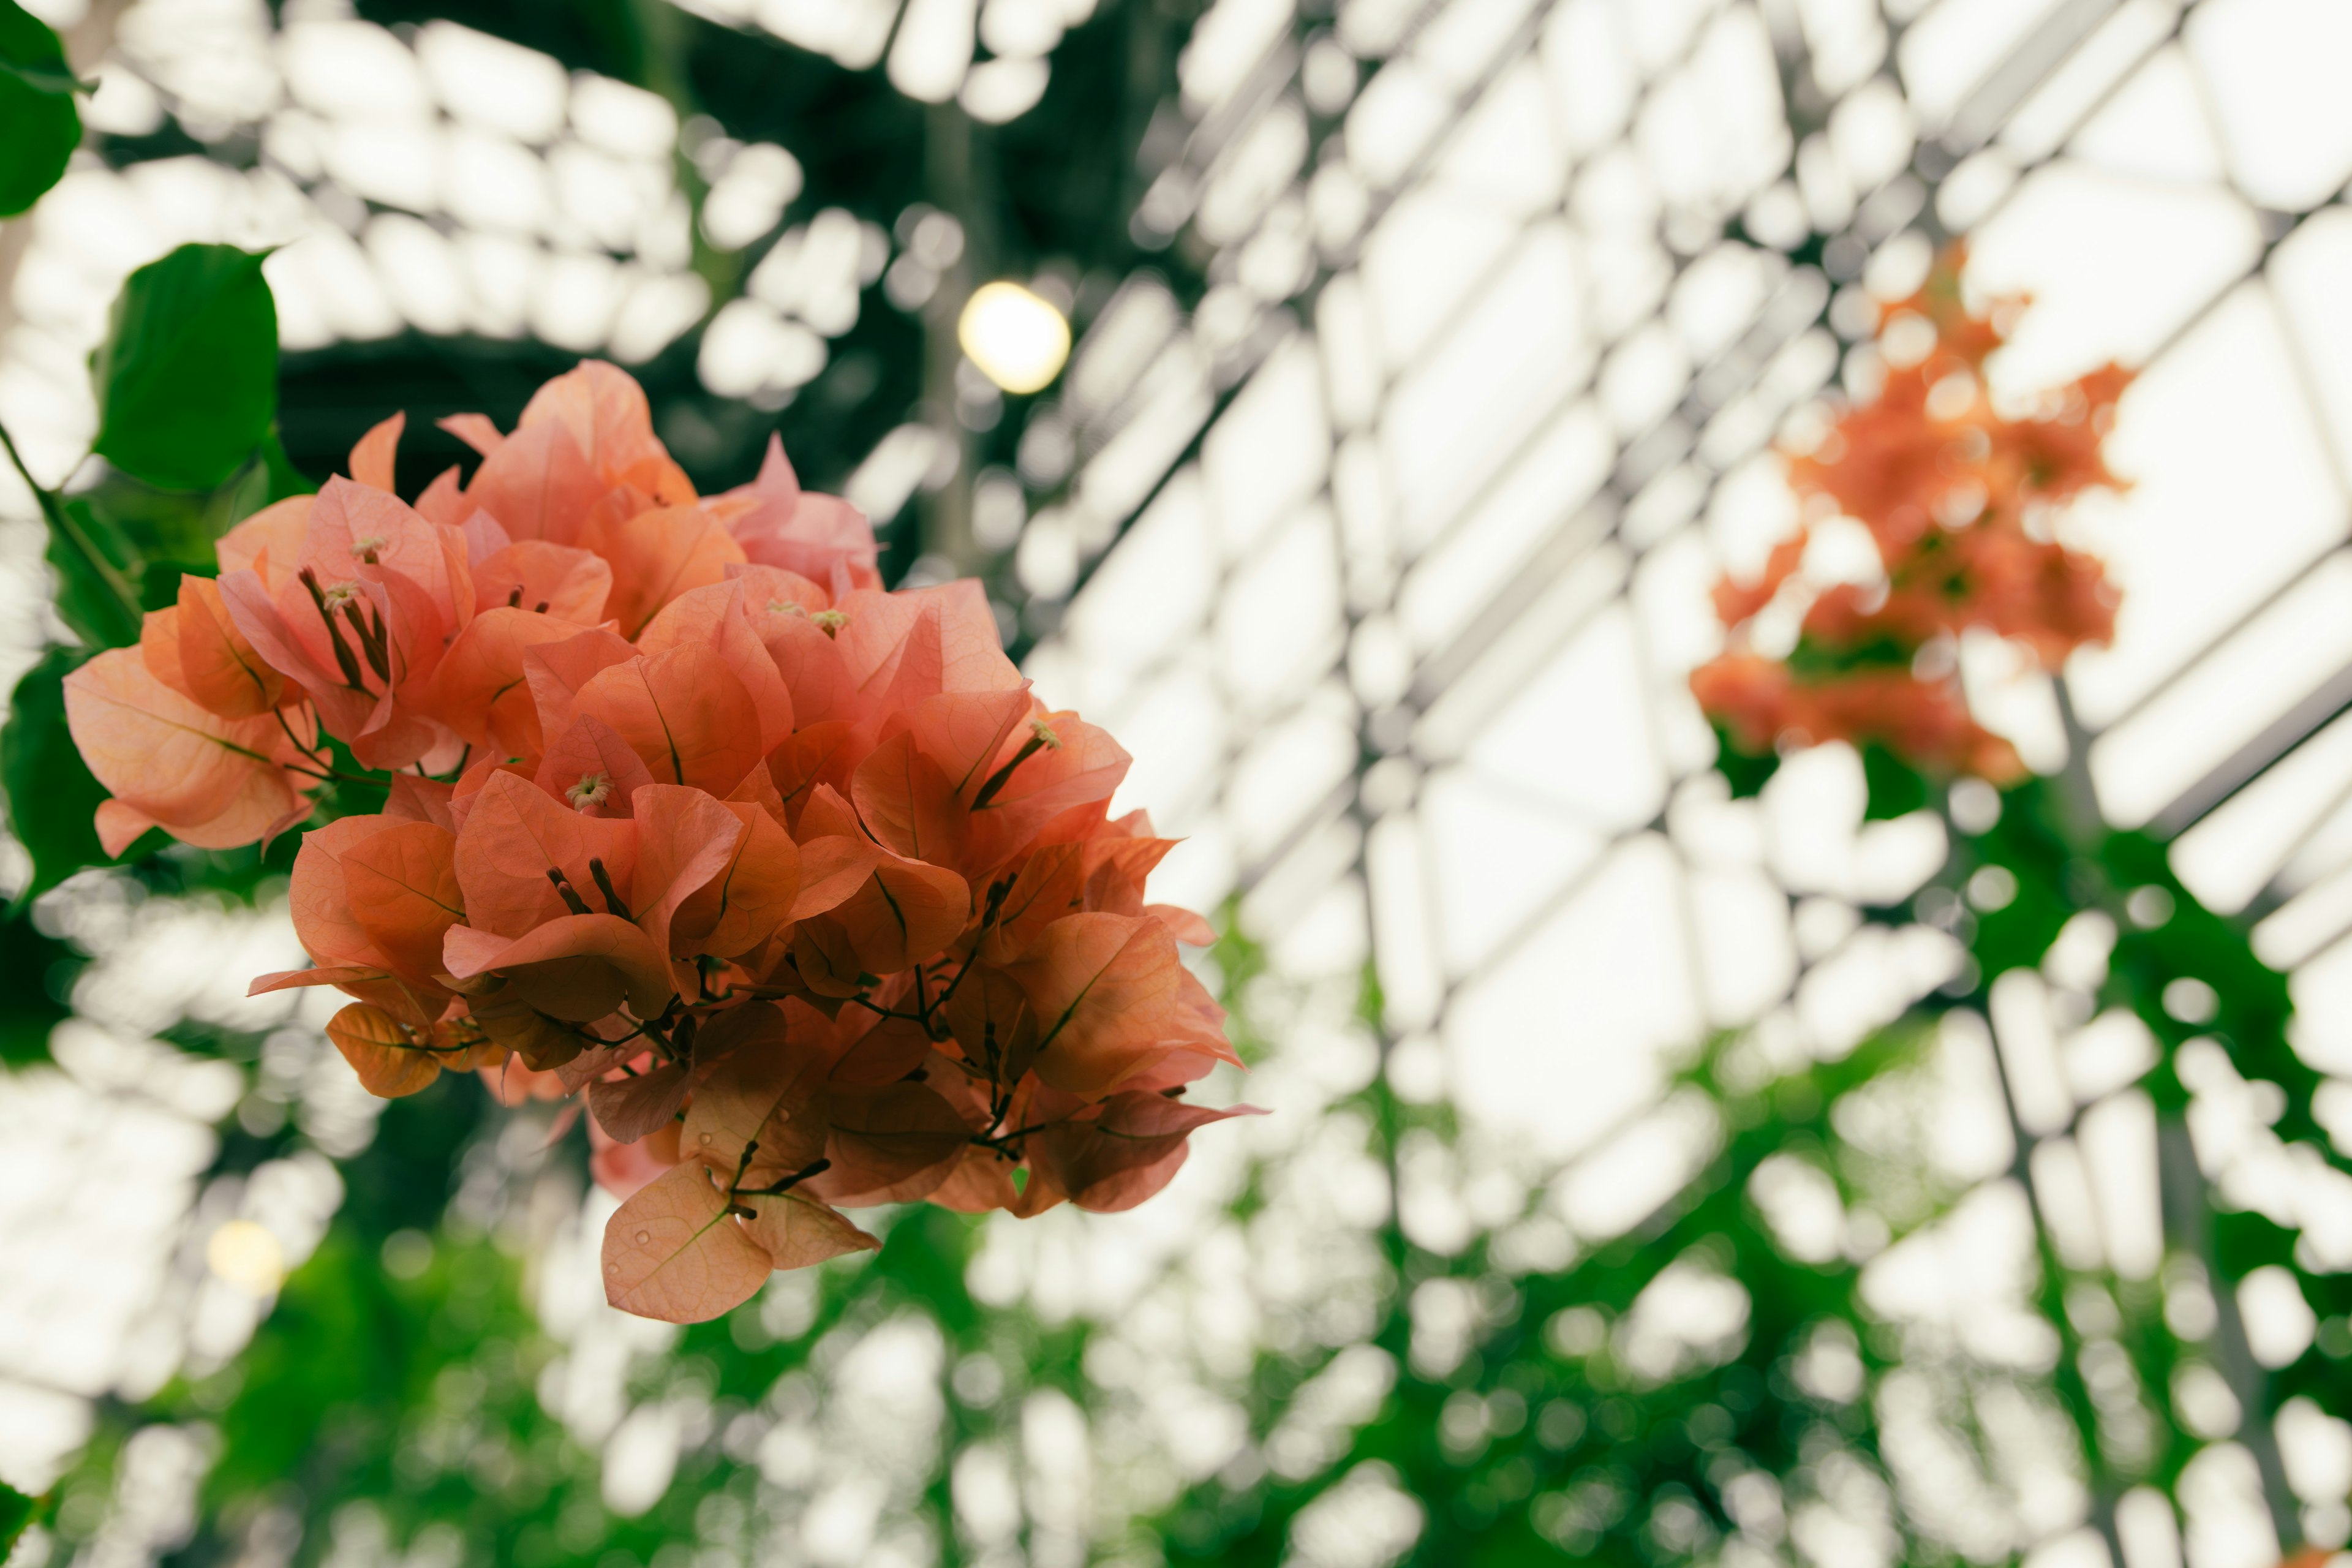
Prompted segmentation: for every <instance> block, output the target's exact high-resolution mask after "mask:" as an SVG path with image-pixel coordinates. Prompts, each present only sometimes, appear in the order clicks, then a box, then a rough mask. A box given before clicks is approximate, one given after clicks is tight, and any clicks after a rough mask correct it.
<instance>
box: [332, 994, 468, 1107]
mask: <svg viewBox="0 0 2352 1568" xmlns="http://www.w3.org/2000/svg"><path fill="white" fill-rule="evenodd" d="M327 1038H329V1039H331V1040H332V1041H334V1042H335V1048H336V1049H337V1050H339V1051H341V1052H342V1054H343V1059H344V1060H345V1061H347V1062H349V1063H351V1064H352V1071H353V1072H355V1073H357V1074H359V1079H360V1086H361V1087H362V1088H363V1089H366V1090H367V1091H368V1092H369V1093H370V1094H373V1095H376V1096H378V1097H380V1098H382V1099H384V1100H397V1099H399V1098H400V1097H401V1096H403V1095H409V1094H415V1092H416V1091H417V1090H419V1089H423V1088H425V1086H426V1085H428V1084H430V1083H431V1082H432V1081H433V1080H434V1079H436V1078H439V1077H440V1076H441V1064H440V1063H439V1062H438V1061H436V1060H435V1059H434V1057H433V1053H431V1052H430V1051H426V1050H421V1049H419V1048H417V1046H416V1044H415V1039H414V1037H412V1036H411V1034H410V1032H409V1031H408V1030H407V1029H405V1028H404V1027H402V1026H401V1025H400V1024H399V1023H397V1022H396V1021H394V1018H393V1017H392V1016H391V1015H389V1014H387V1013H385V1012H383V1010H382V1009H380V1008H375V1007H371V1006H369V1005H367V1004H366V1003H364V1002H354V1003H352V1005H350V1006H348V1007H346V1008H344V1009H343V1010H342V1011H341V1012H340V1013H338V1014H336V1015H335V1016H333V1017H332V1018H331V1019H329V1020H328V1023H327Z"/></svg>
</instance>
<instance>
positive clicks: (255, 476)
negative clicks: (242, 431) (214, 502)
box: [221, 426, 319, 533]
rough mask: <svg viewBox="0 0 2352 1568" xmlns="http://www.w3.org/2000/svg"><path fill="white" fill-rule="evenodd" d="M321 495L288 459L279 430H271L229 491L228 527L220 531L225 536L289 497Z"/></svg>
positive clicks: (292, 460) (274, 427) (275, 428)
mask: <svg viewBox="0 0 2352 1568" xmlns="http://www.w3.org/2000/svg"><path fill="white" fill-rule="evenodd" d="M318 493H319V487H318V486H316V485H314V484H312V483H311V482H310V479H309V478H308V477H306V476H305V475H304V474H303V472H302V470H301V469H299V468H296V467H295V466H294V459H293V458H289V457H288V456H287V455H286V444H285V443H284V442H283V441H280V440H279V439H278V429H277V426H271V427H270V431H269V434H268V436H267V437H263V438H262V442H261V449H260V450H259V451H257V452H256V453H255V454H254V455H253V461H252V462H251V463H250V464H248V465H247V467H246V468H245V471H244V472H242V473H240V474H239V475H237V477H236V479H235V480H233V481H232V482H231V483H230V485H229V487H228V493H227V513H226V519H225V522H226V526H225V527H224V528H222V530H221V531H222V532H224V533H226V531H228V529H229V528H234V527H235V526H236V525H237V524H238V523H240V522H243V521H245V520H246V519H247V518H248V517H251V516H252V515H253V514H254V513H255V512H257V511H259V510H261V509H262V508H264V507H268V506H275V505H277V504H278V502H279V501H282V500H286V498H287V497H289V496H308V495H316V494H318Z"/></svg>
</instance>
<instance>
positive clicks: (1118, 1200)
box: [1023, 1094, 1265, 1214]
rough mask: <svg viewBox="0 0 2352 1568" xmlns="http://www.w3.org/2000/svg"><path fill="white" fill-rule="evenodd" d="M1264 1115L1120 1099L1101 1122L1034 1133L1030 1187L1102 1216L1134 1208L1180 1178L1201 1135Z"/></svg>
mask: <svg viewBox="0 0 2352 1568" xmlns="http://www.w3.org/2000/svg"><path fill="white" fill-rule="evenodd" d="M1263 1115H1265V1112H1264V1111H1262V1110H1258V1109H1257V1108H1256V1107H1255V1106H1249V1105H1240V1106H1235V1107H1234V1108H1233V1109H1231V1110H1213V1109H1211V1108H1209V1107H1207V1106H1202V1105H1188V1104H1186V1103H1185V1102H1184V1101H1182V1100H1170V1099H1167V1098H1166V1097H1164V1096H1162V1095H1158V1094H1114V1095H1112V1096H1111V1097H1110V1098H1109V1099H1108V1100H1105V1101H1104V1102H1103V1106H1102V1110H1101V1112H1100V1114H1099V1115H1098V1116H1096V1117H1092V1118H1089V1119H1087V1120H1084V1121H1077V1120H1073V1121H1063V1122H1059V1123H1056V1124H1054V1125H1052V1126H1049V1127H1046V1128H1045V1129H1043V1130H1041V1131H1037V1132H1034V1133H1032V1134H1030V1136H1029V1137H1028V1139H1027V1140H1026V1141H1025V1143H1024V1152H1026V1153H1027V1155H1028V1157H1029V1168H1030V1183H1031V1185H1032V1186H1033V1187H1036V1186H1039V1185H1041V1184H1042V1185H1043V1187H1044V1188H1045V1190H1046V1192H1048V1193H1053V1194H1059V1195H1066V1196H1067V1197H1068V1199H1069V1200H1070V1201H1071V1202H1072V1203H1075V1204H1076V1205H1077V1206H1078V1207H1080V1208H1082V1209H1091V1210H1093V1211H1094V1212H1095V1213H1097V1214H1115V1213H1118V1211H1120V1210H1122V1209H1131V1208H1133V1207H1134V1206H1135V1205H1138V1204H1139V1203H1141V1202H1143V1201H1144V1199H1146V1198H1148V1197H1150V1196H1151V1195H1152V1194H1155V1193H1157V1192H1159V1191H1160V1188H1162V1187H1164V1186H1166V1185H1167V1184H1169V1182H1170V1181H1171V1180H1172V1179H1173V1178H1174V1176H1175V1174H1176V1172H1177V1171H1178V1169H1179V1168H1180V1167H1181V1166H1182V1164H1183V1163H1184V1157H1185V1155H1186V1154H1187V1153H1189V1152H1191V1151H1190V1148H1189V1146H1188V1145H1187V1143H1186V1142H1185V1139H1186V1138H1187V1137H1188V1136H1189V1135H1190V1134H1191V1133H1192V1131H1194V1130H1195V1129H1197V1128H1202V1127H1206V1126H1208V1125H1210V1124H1211V1123H1213V1122H1218V1121H1228V1120H1230V1119H1232V1118H1234V1117H1236V1116H1263ZM1023 1196H1024V1199H1025V1198H1027V1197H1028V1196H1029V1194H1026V1193H1024V1194H1023ZM1029 1206H1030V1205H1028V1204H1026V1203H1024V1205H1023V1207H1024V1210H1025V1209H1027V1208H1028V1207H1029Z"/></svg>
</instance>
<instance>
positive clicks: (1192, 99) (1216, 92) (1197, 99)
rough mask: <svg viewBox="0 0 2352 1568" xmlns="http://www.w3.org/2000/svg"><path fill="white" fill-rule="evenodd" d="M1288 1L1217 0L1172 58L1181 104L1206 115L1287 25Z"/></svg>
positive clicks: (1196, 112) (1261, 57)
mask: <svg viewBox="0 0 2352 1568" xmlns="http://www.w3.org/2000/svg"><path fill="white" fill-rule="evenodd" d="M1290 15H1291V7H1290V3H1289V0H1217V3H1216V4H1215V5H1212V6H1210V7H1209V9H1208V10H1207V12H1206V13H1204V14H1203V15H1202V17H1201V20H1200V21H1199V22H1198V23H1197V24H1196V25H1195V26H1193V28H1192V41H1191V42H1189V43H1187V44H1186V45H1185V46H1184V50H1183V53H1181V55H1179V56H1178V57H1177V58H1176V78H1177V80H1178V81H1180V82H1181V84H1182V85H1183V89H1184V102H1185V106H1186V107H1187V108H1189V109H1191V110H1192V111H1193V112H1194V113H1195V114H1206V113H1207V112H1208V111H1209V110H1213V109H1214V108H1216V107H1217V105H1219V104H1221V103H1223V101H1224V100H1226V99H1227V98H1228V97H1230V96H1231V95H1232V94H1233V92H1234V89H1237V88H1239V87H1240V86H1241V85H1242V83H1243V82H1244V80H1246V79H1248V77H1249V73H1250V72H1251V71H1252V70H1253V69H1255V68H1256V66H1257V63H1258V61H1260V60H1261V59H1264V58H1265V52H1266V50H1268V49H1269V48H1271V47H1274V42H1275V40H1276V38H1277V37H1280V36H1281V34H1282V31H1283V29H1284V28H1285V27H1286V26H1288V25H1289V22H1290Z"/></svg>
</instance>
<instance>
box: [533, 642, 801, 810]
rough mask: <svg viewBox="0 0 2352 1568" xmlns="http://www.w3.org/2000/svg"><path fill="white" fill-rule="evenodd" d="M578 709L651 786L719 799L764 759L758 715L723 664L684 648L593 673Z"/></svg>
mask: <svg viewBox="0 0 2352 1568" xmlns="http://www.w3.org/2000/svg"><path fill="white" fill-rule="evenodd" d="M576 707H577V710H579V711H580V712H583V713H593V714H594V715H595V716H596V717H597V718H598V719H601V720H603V721H604V722H605V723H606V724H609V725H611V726H612V727H613V729H614V731H616V732H617V733H618V734H619V735H620V736H621V738H622V739H623V740H625V741H626V742H628V743H629V748H630V749H631V750H632V751H634V752H636V753H637V755H638V756H639V757H641V758H643V759H644V760H645V764H646V768H647V769H648V770H649V771H650V772H651V773H652V774H653V776H654V780H655V782H656V783H657V784H690V785H692V786H694V787H695V788H698V789H703V790H708V791H710V792H711V793H713V794H724V793H725V792H727V791H729V790H731V789H733V788H734V787H735V786H736V784H740V782H741V781H742V778H743V775H744V774H745V773H748V772H750V771H751V767H752V766H753V764H755V763H758V762H759V761H760V759H761V757H762V756H763V755H765V748H763V747H761V744H760V721H759V714H758V712H757V710H754V708H753V707H752V705H751V696H750V694H749V693H747V692H746V691H745V690H744V689H743V683H742V682H741V681H740V680H738V679H735V672H734V671H733V670H731V669H730V668H728V666H727V662H726V660H724V659H723V658H720V657H719V655H718V653H716V652H715V651H713V650H712V649H710V648H709V647H700V646H696V645H689V646H687V647H674V648H671V649H670V650H669V651H667V653H660V654H656V655H655V656H653V657H652V658H635V659H632V660H630V661H629V662H628V663H627V664H621V665H614V666H613V667H612V668H608V669H604V670H600V671H598V672H597V673H596V675H595V676H593V678H591V679H590V680H589V681H588V683H587V684H586V685H584V686H583V687H581V688H580V692H579V696H578V699H577V701H576Z"/></svg>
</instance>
